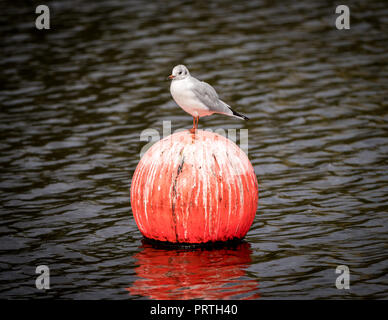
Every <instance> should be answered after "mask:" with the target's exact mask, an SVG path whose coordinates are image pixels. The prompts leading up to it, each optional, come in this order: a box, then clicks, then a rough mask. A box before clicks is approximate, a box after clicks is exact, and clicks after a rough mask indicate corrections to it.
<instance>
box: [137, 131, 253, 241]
mask: <svg viewBox="0 0 388 320" xmlns="http://www.w3.org/2000/svg"><path fill="white" fill-rule="evenodd" d="M257 201H258V184H257V179H256V175H255V172H254V170H253V167H252V165H251V163H250V161H249V159H248V157H247V156H246V154H245V153H244V152H243V151H242V150H241V149H240V148H239V147H238V146H237V145H236V144H235V143H234V142H232V141H231V140H229V139H227V138H224V137H223V136H221V135H219V134H216V133H212V132H209V131H202V130H197V132H196V133H195V135H193V134H191V133H190V132H189V131H182V132H178V133H174V134H172V135H170V136H168V137H166V138H164V139H162V140H160V141H158V142H157V143H155V144H154V145H153V146H152V147H151V148H150V149H149V150H148V151H147V152H146V153H145V154H144V156H143V157H142V159H141V160H140V162H139V164H138V165H137V167H136V170H135V173H134V175H133V178H132V186H131V205H132V211H133V215H134V218H135V221H136V223H137V226H138V227H139V229H140V231H141V233H142V234H143V235H144V236H145V237H146V238H149V239H153V240H159V241H168V242H172V243H189V244H202V243H208V242H217V241H228V240H234V239H242V238H243V237H244V236H245V235H246V233H247V232H248V230H249V228H250V226H251V224H252V222H253V219H254V216H255V213H256V208H257Z"/></svg>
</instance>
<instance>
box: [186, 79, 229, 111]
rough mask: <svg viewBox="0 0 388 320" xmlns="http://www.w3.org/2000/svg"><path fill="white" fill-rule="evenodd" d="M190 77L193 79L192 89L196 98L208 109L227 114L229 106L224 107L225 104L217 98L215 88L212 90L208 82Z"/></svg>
mask: <svg viewBox="0 0 388 320" xmlns="http://www.w3.org/2000/svg"><path fill="white" fill-rule="evenodd" d="M192 79H193V81H194V85H193V87H192V90H193V92H194V94H195V96H196V98H197V99H198V100H199V101H201V102H202V103H203V104H204V105H205V106H206V107H208V108H209V110H210V111H214V112H219V113H227V114H229V113H230V110H229V108H228V107H226V106H225V104H224V103H222V101H221V100H220V99H219V98H218V94H217V92H216V90H214V88H213V87H212V86H211V85H210V84H208V83H206V82H204V81H199V80H197V79H195V78H192Z"/></svg>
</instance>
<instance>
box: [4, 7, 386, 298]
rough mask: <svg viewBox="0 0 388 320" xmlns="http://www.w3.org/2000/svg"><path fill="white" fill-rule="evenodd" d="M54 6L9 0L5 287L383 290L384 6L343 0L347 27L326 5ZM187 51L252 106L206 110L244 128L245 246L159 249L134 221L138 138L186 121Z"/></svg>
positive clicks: (59, 291)
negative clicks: (182, 103) (183, 73)
mask: <svg viewBox="0 0 388 320" xmlns="http://www.w3.org/2000/svg"><path fill="white" fill-rule="evenodd" d="M46 4H48V5H49V6H50V8H51V29H50V30H41V31H38V30H36V29H35V23H34V22H35V17H36V16H37V15H36V14H35V6H36V4H33V3H32V2H30V1H8V2H1V4H0V9H1V20H2V22H3V23H1V24H0V36H1V43H2V45H1V55H0V67H1V74H0V83H1V86H0V215H1V220H0V250H1V254H0V297H1V298H45V297H56V298H66V299H78V298H86V299H103V298H104V299H144V298H145V299H147V298H162V299H169V298H173V299H190V298H199V299H201V298H202V299H209V298H213V299H220V298H236V299H240V298H253V299H256V298H264V299H266V298H275V299H277V298H281V299H282V298H302V299H315V298H327V299H332V298H374V299H377V298H380V299H381V298H385V299H386V298H388V280H387V279H388V278H387V272H388V245H387V243H388V241H387V240H388V235H387V233H388V217H387V212H388V173H387V170H388V104H387V96H388V90H387V86H388V5H387V3H386V1H349V2H348V3H347V4H348V5H349V6H350V10H351V29H350V30H337V29H336V28H335V25H334V21H335V17H336V16H335V14H334V12H335V7H336V5H337V3H335V2H331V1H295V2H294V1H282V2H274V1H247V2H240V1H239V2H236V1H219V2H211V3H209V2H207V1H199V2H195V3H192V2H188V1H177V0H173V1H168V2H164V1H157V2H151V1H118V0H116V1H115V0H107V1H96V2H93V1H72V0H66V1H65V0H62V1H59V0H58V1H47V3H46ZM178 63H184V64H186V65H187V66H188V67H189V69H190V71H191V73H192V74H193V75H194V76H196V77H198V78H200V79H202V80H205V81H207V82H209V83H210V84H212V85H213V86H214V87H215V88H216V89H217V91H218V92H219V94H220V96H221V98H222V99H223V100H224V101H226V102H228V103H229V104H230V105H231V106H232V107H234V108H235V109H236V110H238V111H240V112H242V113H244V114H246V115H247V116H248V117H250V118H251V120H250V121H248V122H243V121H239V120H236V119H233V118H229V117H224V116H220V115H214V116H212V117H207V118H203V119H201V121H200V123H199V125H200V128H208V129H212V130H216V129H220V128H221V129H222V128H223V129H237V132H240V131H239V130H240V129H248V132H249V158H250V159H251V162H252V164H253V166H254V168H255V172H256V174H257V178H258V181H259V206H258V210H257V215H256V218H255V221H254V223H253V225H252V228H251V230H250V231H249V233H248V235H247V237H246V243H243V244H241V245H240V246H238V247H237V248H223V249H217V250H192V251H187V250H161V249H156V248H153V247H151V246H149V245H147V244H143V243H142V241H141V240H142V236H141V234H140V232H139V231H138V229H137V227H136V224H135V221H134V219H133V216H132V212H131V206H130V199H129V189H130V184H131V177H132V175H133V172H134V170H135V168H136V165H137V163H138V161H139V153H140V150H141V149H142V148H143V147H144V145H145V144H146V143H147V142H146V141H144V140H143V141H141V139H140V135H141V133H142V132H144V130H146V129H155V130H157V131H158V132H159V133H160V135H162V130H163V127H162V124H163V121H171V126H172V130H176V129H179V128H189V127H190V126H191V124H192V118H191V117H190V116H189V115H188V114H186V113H185V112H184V111H183V110H181V109H180V108H179V107H177V106H176V104H175V103H174V102H173V100H172V98H171V96H170V92H169V82H168V81H166V80H165V79H166V77H167V76H168V75H169V74H170V72H171V69H172V67H173V66H174V65H176V64H178ZM237 142H238V143H239V140H238V141H237ZM42 264H45V265H48V266H49V268H50V274H51V278H50V286H51V288H50V290H47V291H46V292H41V291H39V290H38V289H36V287H35V279H36V277H37V275H36V274H35V268H36V266H38V265H42ZM338 265H347V266H348V267H349V269H350V289H349V290H338V289H337V288H336V286H335V280H336V277H337V276H338V275H337V274H336V273H335V269H336V267H337V266H338Z"/></svg>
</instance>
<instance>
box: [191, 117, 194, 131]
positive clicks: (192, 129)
mask: <svg viewBox="0 0 388 320" xmlns="http://www.w3.org/2000/svg"><path fill="white" fill-rule="evenodd" d="M190 133H195V118H194V117H193V127H192V128H191V129H190Z"/></svg>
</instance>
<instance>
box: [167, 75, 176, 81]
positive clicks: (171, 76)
mask: <svg viewBox="0 0 388 320" xmlns="http://www.w3.org/2000/svg"><path fill="white" fill-rule="evenodd" d="M174 78H175V76H173V75H172V74H171V75H169V76H168V78H167V79H170V80H172V79H174Z"/></svg>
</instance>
